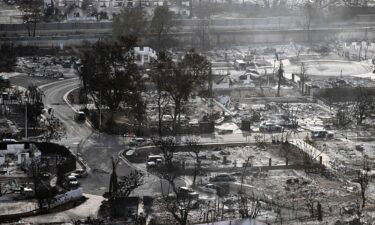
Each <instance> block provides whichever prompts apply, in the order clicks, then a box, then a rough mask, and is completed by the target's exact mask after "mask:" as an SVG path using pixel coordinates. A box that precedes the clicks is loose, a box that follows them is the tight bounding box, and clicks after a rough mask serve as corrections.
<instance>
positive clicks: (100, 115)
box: [99, 90, 102, 133]
mask: <svg viewBox="0 0 375 225" xmlns="http://www.w3.org/2000/svg"><path fill="white" fill-rule="evenodd" d="M101 131H102V91H101V90H100V93H99V133H100V132H101Z"/></svg>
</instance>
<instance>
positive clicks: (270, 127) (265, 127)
mask: <svg viewBox="0 0 375 225" xmlns="http://www.w3.org/2000/svg"><path fill="white" fill-rule="evenodd" d="M282 130H283V127H282V126H279V125H277V124H276V123H274V122H271V121H266V122H262V123H261V124H260V126H259V131H260V132H281V131H282Z"/></svg>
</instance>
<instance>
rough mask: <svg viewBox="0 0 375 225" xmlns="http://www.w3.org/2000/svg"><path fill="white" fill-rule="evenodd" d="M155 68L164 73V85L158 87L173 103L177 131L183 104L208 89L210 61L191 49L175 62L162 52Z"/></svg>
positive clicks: (174, 122)
mask: <svg viewBox="0 0 375 225" xmlns="http://www.w3.org/2000/svg"><path fill="white" fill-rule="evenodd" d="M156 70H158V71H156V72H157V73H159V74H161V73H162V74H164V75H163V78H164V85H162V86H161V87H160V88H162V91H165V92H166V93H168V95H169V97H170V98H171V99H172V101H173V103H174V112H173V132H175V133H178V132H179V126H180V121H181V120H180V119H181V112H182V109H183V107H184V105H185V104H186V103H187V102H188V100H189V99H190V97H191V96H192V95H194V94H199V93H200V92H201V91H203V90H206V89H208V82H207V81H208V77H209V73H210V62H209V61H208V60H207V58H206V57H204V56H202V55H200V54H198V53H196V52H195V51H194V50H191V51H189V52H187V53H186V54H185V56H184V57H183V60H182V61H180V62H177V63H176V62H174V61H172V59H171V57H169V56H168V55H167V54H164V55H163V57H160V58H158V66H157V67H156Z"/></svg>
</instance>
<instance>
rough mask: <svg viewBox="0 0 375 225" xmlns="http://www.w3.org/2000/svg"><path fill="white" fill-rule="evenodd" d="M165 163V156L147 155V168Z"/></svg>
mask: <svg viewBox="0 0 375 225" xmlns="http://www.w3.org/2000/svg"><path fill="white" fill-rule="evenodd" d="M162 163H163V156H161V155H149V156H148V157H147V162H146V166H147V168H151V167H155V166H158V165H160V164H162Z"/></svg>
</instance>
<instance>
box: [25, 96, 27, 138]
mask: <svg viewBox="0 0 375 225" xmlns="http://www.w3.org/2000/svg"><path fill="white" fill-rule="evenodd" d="M25 139H26V140H27V101H26V97H25Z"/></svg>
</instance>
